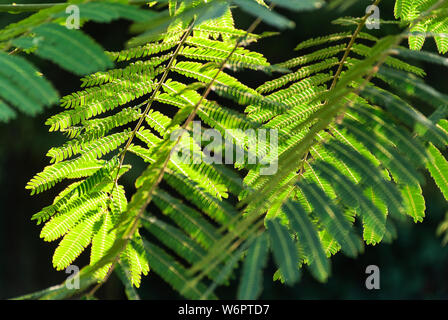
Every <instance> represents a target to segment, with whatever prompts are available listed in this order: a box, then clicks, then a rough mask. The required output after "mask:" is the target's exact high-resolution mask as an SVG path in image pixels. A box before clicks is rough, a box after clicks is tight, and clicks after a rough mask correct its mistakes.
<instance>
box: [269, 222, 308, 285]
mask: <svg viewBox="0 0 448 320" xmlns="http://www.w3.org/2000/svg"><path fill="white" fill-rule="evenodd" d="M266 225H267V229H268V232H269V238H270V243H271V251H272V253H273V255H274V259H275V262H276V264H277V266H278V267H279V268H280V270H281V273H282V275H283V277H284V279H285V282H286V283H287V284H288V285H293V284H294V283H296V282H297V281H298V280H299V278H300V271H299V265H298V262H299V257H298V253H297V248H296V246H295V244H294V242H293V241H292V239H291V235H290V234H289V232H288V229H286V227H285V226H283V225H282V224H281V223H280V222H279V221H278V220H277V219H275V220H267V221H266Z"/></svg>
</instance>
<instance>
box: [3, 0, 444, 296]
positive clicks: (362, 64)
mask: <svg viewBox="0 0 448 320" xmlns="http://www.w3.org/2000/svg"><path fill="white" fill-rule="evenodd" d="M269 2H270V3H271V6H270V7H269V6H268V5H267V4H266V3H265V1H261V0H232V1H230V0H229V1H224V0H213V1H202V0H195V1H176V0H174V1H155V2H154V3H152V5H153V6H154V8H151V9H147V8H146V9H143V8H141V9H139V8H137V7H132V6H130V5H128V4H126V3H127V1H117V2H114V1H107V2H104V3H103V2H101V3H100V2H83V1H74V3H78V4H79V5H80V6H82V8H84V9H85V11H86V16H85V19H86V20H93V21H97V22H108V21H111V20H112V19H116V18H118V17H121V18H126V19H129V20H133V21H135V23H134V24H133V25H132V27H131V30H132V31H134V32H136V33H138V35H136V36H135V37H134V38H132V39H130V41H129V43H128V44H127V45H128V46H127V48H126V49H124V50H121V51H118V52H104V51H103V50H102V49H101V48H100V47H99V46H98V45H97V44H95V43H94V42H93V40H91V39H89V38H88V37H87V36H86V35H84V34H82V32H81V31H74V32H72V31H71V30H66V29H65V28H63V27H62V26H60V25H59V24H58V22H59V23H60V19H61V10H64V8H62V7H59V6H55V7H52V8H49V9H44V10H41V11H39V12H38V13H36V14H35V15H32V16H30V17H29V18H27V19H28V20H27V19H25V20H27V21H25V20H24V21H22V22H19V23H18V24H15V25H12V26H10V27H7V28H6V29H4V30H2V31H0V49H1V48H4V49H2V50H3V51H8V50H10V49H11V48H13V47H15V48H19V49H21V50H24V51H25V52H27V53H30V54H35V55H36V56H38V57H40V58H44V59H49V60H51V61H53V62H54V63H56V64H59V65H61V66H62V67H64V68H66V69H67V70H69V71H72V72H74V73H75V74H77V75H80V76H81V75H82V76H84V77H83V78H82V80H81V81H82V85H81V87H82V89H80V90H79V91H76V92H74V93H72V94H69V95H67V96H65V97H62V98H61V99H60V102H61V107H62V108H63V110H62V111H61V112H59V113H56V114H54V115H53V116H51V117H50V118H49V119H48V120H47V122H46V124H47V125H48V126H49V130H50V131H60V132H63V133H64V134H65V135H66V137H67V142H66V143H64V144H63V145H61V146H55V147H53V148H51V149H50V150H49V151H48V154H47V155H48V156H49V157H50V158H51V160H50V162H51V164H50V165H48V166H47V167H45V168H44V170H43V171H42V172H40V173H38V174H36V175H35V176H34V177H33V178H32V179H31V180H30V182H29V183H28V184H27V186H26V187H27V189H30V190H31V193H32V194H37V193H41V192H44V191H46V190H48V189H51V188H53V187H54V186H55V185H56V184H58V183H60V182H62V181H65V180H69V181H71V183H70V184H68V186H66V187H65V189H64V190H63V191H61V192H60V193H59V194H58V195H57V197H56V198H55V200H54V202H53V203H52V204H51V205H49V206H47V207H45V208H43V209H42V210H41V211H40V212H38V213H36V214H35V215H34V216H33V219H34V220H37V221H38V223H42V222H45V225H44V226H43V228H42V232H41V237H42V238H43V239H44V240H45V241H54V240H57V239H61V240H60V243H59V246H58V247H57V249H56V250H55V253H54V257H53V264H54V266H55V268H56V269H57V270H62V269H65V268H66V267H67V266H68V265H70V264H71V263H73V261H75V259H76V258H77V257H78V256H79V254H81V253H82V252H83V251H84V250H85V249H86V248H87V247H88V246H89V245H91V249H90V252H91V254H90V265H89V266H86V267H85V268H84V269H83V271H82V272H83V273H82V274H83V275H85V280H84V281H85V282H84V283H85V286H83V289H82V291H83V290H86V288H87V287H91V286H92V285H94V287H93V289H92V290H90V291H89V293H88V294H87V295H88V296H92V295H94V293H95V292H96V290H97V289H98V288H99V287H100V286H101V285H102V284H103V283H104V282H105V281H107V279H108V278H109V276H110V274H111V273H112V272H114V271H115V272H116V273H117V274H118V276H119V278H120V279H121V280H122V282H123V284H124V287H125V291H126V294H127V295H128V297H129V298H131V299H138V292H137V291H136V290H135V289H134V287H137V288H138V287H139V286H140V283H141V278H142V275H147V274H152V273H155V274H158V275H159V276H160V277H161V278H162V279H164V280H165V281H166V282H167V283H168V284H169V285H171V286H172V287H173V288H174V289H175V290H177V291H179V292H180V293H181V294H182V295H184V296H185V297H186V298H192V299H196V298H204V297H206V298H215V295H214V293H213V292H214V289H215V288H216V286H217V285H221V284H225V283H227V282H228V281H227V280H228V278H229V277H230V276H231V275H232V274H233V270H234V269H235V268H236V267H237V266H238V263H239V261H240V260H244V263H243V267H242V270H243V272H242V279H241V282H240V286H239V288H238V298H241V299H256V298H257V297H258V296H259V295H260V293H261V290H262V283H261V279H262V270H263V268H264V267H265V265H266V261H267V259H268V257H269V254H270V253H271V254H272V257H273V259H274V261H275V263H276V265H277V266H278V271H277V272H276V273H275V275H274V279H279V280H281V281H282V282H285V283H286V284H288V285H292V284H294V283H296V282H297V281H299V279H300V276H301V272H302V271H301V268H302V267H303V265H306V266H307V268H308V269H309V271H310V272H311V274H312V275H313V276H314V277H315V278H316V279H317V280H318V281H321V282H325V281H327V279H328V277H329V276H330V274H331V262H330V258H331V256H332V255H334V254H336V253H337V252H339V251H342V253H343V254H345V255H347V256H350V257H356V256H357V255H359V254H361V253H362V252H363V250H364V245H365V244H366V245H376V244H378V243H380V242H381V241H388V240H391V239H392V238H393V236H394V233H393V222H394V220H396V219H405V218H409V219H413V220H414V221H416V222H419V221H422V220H423V218H424V216H425V199H424V197H423V195H422V186H423V185H424V183H425V181H424V175H423V172H424V170H428V172H429V173H430V174H431V176H432V177H433V178H434V181H435V182H436V184H437V185H438V186H439V188H440V189H441V191H442V193H443V194H444V196H445V198H447V199H448V197H447V194H448V182H447V181H448V177H447V172H448V165H447V160H446V159H445V158H444V156H443V152H444V149H445V148H446V146H447V142H448V127H447V123H448V122H447V120H446V116H447V112H446V110H447V108H446V107H447V101H448V100H447V99H446V95H444V94H442V93H440V92H438V91H437V90H436V89H434V88H432V87H430V86H429V85H428V84H426V83H425V82H424V76H425V75H426V74H425V71H424V70H423V69H422V68H420V67H419V66H417V65H414V64H413V63H412V61H413V60H422V61H425V62H432V63H436V64H439V65H444V66H446V65H447V63H446V59H445V58H443V57H441V56H439V55H437V54H434V53H429V52H425V51H414V50H413V49H421V46H422V45H423V44H421V45H419V44H418V43H419V41H421V40H420V38H419V37H420V36H414V35H412V36H411V37H410V38H409V46H410V49H412V50H410V49H407V48H406V47H405V46H403V45H402V41H403V39H405V38H406V37H407V36H408V30H404V31H403V32H402V33H400V34H396V35H389V36H386V37H383V38H377V37H375V36H373V35H371V34H369V33H368V32H367V31H366V30H364V27H365V23H366V20H367V18H368V17H369V14H366V15H365V16H364V17H362V18H360V19H352V20H350V19H348V20H350V21H352V22H354V23H356V25H357V28H356V29H355V31H353V32H352V31H348V32H340V33H336V34H330V35H326V36H323V37H319V38H316V39H310V40H308V41H305V42H302V43H300V44H299V45H298V46H297V48H296V53H295V57H293V58H291V59H289V60H288V61H285V62H282V63H278V64H276V65H271V64H270V63H269V62H268V61H267V59H266V58H265V57H264V56H263V55H262V54H261V53H258V52H255V51H252V50H250V44H252V43H253V42H256V41H262V36H261V35H257V34H255V27H256V26H257V25H258V24H259V23H261V22H265V23H267V24H269V25H271V26H273V27H278V28H280V29H283V28H286V27H293V25H292V24H291V22H290V21H289V20H288V19H287V18H285V17H283V16H281V15H280V14H278V13H276V12H275V10H273V9H272V8H273V6H274V5H275V6H278V7H282V8H284V9H293V10H297V11H302V10H316V9H318V8H320V7H321V6H322V5H323V3H322V1H318V0H307V1H283V0H272V1H269ZM375 3H376V4H378V3H379V1H376V2H375ZM417 3H418V5H417ZM233 6H236V7H239V8H240V9H241V10H243V11H246V12H248V13H250V14H251V15H254V16H256V17H257V19H256V20H255V22H254V23H253V24H252V25H251V27H250V28H249V29H248V30H247V31H244V30H240V29H238V28H237V27H236V25H235V23H234V19H233V15H232V8H233ZM445 7H446V1H429V0H428V1H410V0H407V1H404V0H403V1H399V0H397V1H396V7H395V15H396V17H397V18H399V19H401V20H402V21H404V22H405V23H406V24H407V25H410V26H411V27H410V31H411V32H414V31H421V32H428V31H429V32H434V33H441V32H444V29H443V28H444V27H443V25H444V24H443V21H444V19H445V18H444V16H443V13H444V8H445ZM103 11H104V12H106V13H105V14H104V15H101V14H99V12H103ZM439 15H440V18H434V17H435V16H439ZM58 19H59V20H58ZM83 19H84V18H83ZM438 19H440V20H438ZM49 20H50V22H48V21H49ZM44 21H45V22H44ZM422 26H425V28H423V27H422ZM69 33H70V37H69V38H67V37H68V36H67V35H68V34H69ZM68 39H70V41H69V40H68ZM435 39H436V42H437V45H438V48H439V51H440V52H441V53H444V52H446V51H447V50H448V49H447V48H448V47H447V48H445V47H446V46H445V43H444V41H445V40H443V39H441V37H440V35H435ZM53 41H56V42H57V45H54V44H53ZM74 50H76V55H70V54H64V53H67V52H72V51H74ZM304 50H306V52H305V53H304ZM78 55H79V57H78ZM86 59H87V60H89V63H86V62H85V61H86ZM0 61H5V63H10V65H11V68H15V69H17V70H23V71H22V72H21V73H19V74H17V76H16V77H17V78H15V77H14V78H11V79H10V78H5V79H3V78H2V72H3V71H2V70H0V82H2V83H3V82H4V83H5V88H9V87H11V92H10V93H9V92H7V93H3V91H2V93H1V94H0V95H1V98H2V99H3V100H5V101H6V102H2V101H3V100H0V117H2V116H3V117H4V118H7V117H12V114H13V112H14V111H12V110H13V109H11V108H10V107H9V104H12V105H13V106H15V107H17V108H18V109H20V110H21V108H22V107H24V105H23V103H22V102H18V101H15V100H14V99H19V98H20V99H24V102H25V100H26V99H28V98H30V99H31V98H33V99H37V100H38V102H39V103H40V104H32V103H31V102H28V103H29V104H32V105H33V106H34V108H41V107H43V106H46V105H51V104H52V103H54V102H55V101H54V100H55V99H57V94H56V93H55V92H54V89H52V88H51V86H50V85H49V84H48V83H47V81H46V80H44V79H43V78H42V77H40V76H37V75H35V72H34V71H33V70H34V69H33V68H34V67H32V66H31V65H29V63H28V62H26V61H25V60H24V59H23V58H21V57H15V56H11V55H7V54H4V53H0ZM78 64H79V65H81V66H78ZM241 70H245V71H247V72H253V73H256V72H264V73H265V74H267V75H268V76H269V77H270V80H269V81H267V82H265V83H264V84H262V85H260V86H259V87H258V88H250V87H249V86H248V85H246V84H244V83H243V82H242V81H241V80H239V78H238V71H241ZM2 79H3V80H2ZM11 81H12V82H14V83H15V84H16V85H13V83H10V82H11ZM19 83H20V85H19ZM27 86H34V87H38V88H41V90H39V93H40V92H42V93H40V94H37V93H36V90H34V91H30V90H26V93H27V94H26V95H19V96H17V95H16V93H15V92H14V91H13V90H15V91H20V90H22V91H24V90H25V89H27ZM5 92H6V91H5ZM33 94H34V95H36V96H33V97H31V95H33ZM413 98H416V99H419V100H421V101H422V102H426V103H427V104H428V106H429V107H431V108H433V114H432V115H430V116H425V115H424V114H423V113H422V112H421V111H419V110H418V109H417V108H416V107H414V106H413V105H412V101H413ZM39 99H40V100H39ZM6 103H8V105H6ZM19 106H20V107H19ZM36 106H38V107H36ZM27 110H29V109H27ZM39 110H40V109H39ZM173 114H174V116H173ZM195 118H199V119H200V120H202V121H203V122H204V123H205V124H206V125H207V126H208V127H210V128H212V129H214V130H215V131H214V132H216V133H219V134H220V136H221V137H222V136H225V137H226V139H228V140H229V141H231V142H232V144H234V146H235V149H232V151H231V153H232V156H233V153H234V152H235V153H238V152H241V153H242V154H243V157H242V158H241V159H239V160H237V161H233V160H234V159H233V157H232V161H231V165H228V164H229V163H227V162H225V161H223V160H224V158H225V157H226V156H228V153H229V151H228V150H226V149H225V148H224V147H222V146H221V147H217V148H214V147H213V143H210V142H212V140H211V139H208V138H212V137H210V136H207V134H209V133H210V132H209V131H206V130H205V129H204V128H201V127H199V128H198V127H196V124H195V123H194V122H193V120H194V119H195ZM262 130H266V131H268V132H270V135H269V138H268V139H267V141H264V142H263V143H261V145H259V146H258V147H259V148H258V149H257V148H255V150H254V137H253V135H252V133H254V132H261V131H262ZM274 132H275V133H276V135H274ZM198 133H199V134H200V137H199V138H197V136H196V134H198ZM276 137H277V138H278V139H277V138H276ZM276 140H278V141H277V142H278V148H275V147H273V144H275V142H276ZM213 142H216V141H213ZM219 148H221V149H219ZM185 150H189V151H190V153H189V154H187V155H186V154H184V153H183V151H185ZM129 153H132V154H134V155H135V156H136V157H137V158H138V159H139V161H141V162H142V163H145V169H144V170H143V171H142V172H139V173H138V174H139V176H138V178H137V179H136V180H135V188H136V191H135V193H134V194H129V193H128V190H125V188H124V186H123V185H122V184H120V178H121V177H122V176H123V175H125V174H126V173H127V171H129V170H130V169H131V165H130V164H129V161H128V155H129ZM185 156H190V158H185ZM253 156H257V157H258V158H261V160H262V161H261V162H260V163H255V164H254V163H249V161H247V160H248V159H250V158H251V157H253ZM217 158H218V159H220V161H211V159H215V160H216V159H217ZM185 160H187V161H185ZM195 160H198V161H195ZM223 163H227V165H225V164H223ZM266 164H268V165H271V166H273V165H277V167H278V170H277V171H276V172H274V173H272V174H264V172H266V171H265V169H266ZM241 176H244V179H242V178H241ZM162 182H163V183H162ZM150 204H151V206H149V205H150ZM357 221H359V223H356V222H357ZM358 226H360V228H359V227H358ZM55 292H56V293H55ZM71 294H72V293H69V292H66V293H64V292H63V290H62V289H61V288H56V289H55V290H53V291H51V292H42V293H41V294H39V295H38V297H40V298H42V297H50V296H51V297H54V296H58V297H61V296H63V297H65V296H69V295H71Z"/></svg>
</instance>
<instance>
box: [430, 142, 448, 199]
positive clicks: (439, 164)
mask: <svg viewBox="0 0 448 320" xmlns="http://www.w3.org/2000/svg"><path fill="white" fill-rule="evenodd" d="M428 152H429V154H430V157H431V158H430V161H429V162H428V163H427V168H428V170H429V172H430V173H431V176H432V178H433V179H434V181H435V182H436V184H437V186H438V187H439V189H440V191H442V194H443V196H444V197H445V199H447V200H448V161H447V160H446V159H445V157H444V156H443V155H442V153H441V152H440V151H439V150H438V149H437V148H436V147H435V146H434V145H432V144H430V145H429V147H428Z"/></svg>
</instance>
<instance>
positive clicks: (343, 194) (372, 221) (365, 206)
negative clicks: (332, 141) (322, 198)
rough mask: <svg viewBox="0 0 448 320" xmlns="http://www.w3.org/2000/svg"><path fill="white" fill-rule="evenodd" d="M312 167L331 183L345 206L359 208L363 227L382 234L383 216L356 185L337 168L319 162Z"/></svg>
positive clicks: (383, 226)
mask: <svg viewBox="0 0 448 320" xmlns="http://www.w3.org/2000/svg"><path fill="white" fill-rule="evenodd" d="M313 166H314V167H315V168H316V169H317V170H318V171H319V172H320V174H321V175H322V176H323V177H325V178H326V179H328V181H330V182H331V184H332V186H333V187H334V189H335V190H336V193H337V194H338V196H339V197H340V199H341V200H342V201H343V202H344V204H345V205H346V206H348V207H352V208H353V209H357V208H359V211H360V215H361V217H362V218H363V222H364V225H366V226H367V227H368V228H371V229H372V230H373V231H374V232H375V233H377V234H379V235H382V234H384V232H385V225H386V220H385V217H384V215H383V214H382V213H381V211H380V210H379V209H378V208H377V207H376V206H375V204H374V203H372V202H371V201H370V200H369V199H368V198H367V197H365V196H364V195H363V190H362V189H361V188H360V187H359V186H358V185H356V184H354V183H353V182H352V181H351V180H350V179H349V178H348V177H346V176H345V175H343V174H341V173H340V172H339V171H338V170H337V168H335V167H334V166H332V165H330V164H328V163H326V162H323V161H319V162H318V163H315V164H313Z"/></svg>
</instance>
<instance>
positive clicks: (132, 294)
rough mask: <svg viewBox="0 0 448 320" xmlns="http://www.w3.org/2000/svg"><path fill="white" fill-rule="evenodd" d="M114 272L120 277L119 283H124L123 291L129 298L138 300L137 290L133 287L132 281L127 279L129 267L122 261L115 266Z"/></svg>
mask: <svg viewBox="0 0 448 320" xmlns="http://www.w3.org/2000/svg"><path fill="white" fill-rule="evenodd" d="M115 270H116V273H117V274H118V277H119V278H120V281H121V283H123V284H124V286H125V288H124V290H125V293H126V296H127V297H128V299H129V300H140V296H139V295H138V292H137V290H136V289H135V288H134V286H133V285H132V283H131V282H130V281H129V277H128V276H127V275H128V274H129V269H128V268H127V267H126V265H125V264H124V263H119V264H118V265H117V267H116V269H115Z"/></svg>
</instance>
